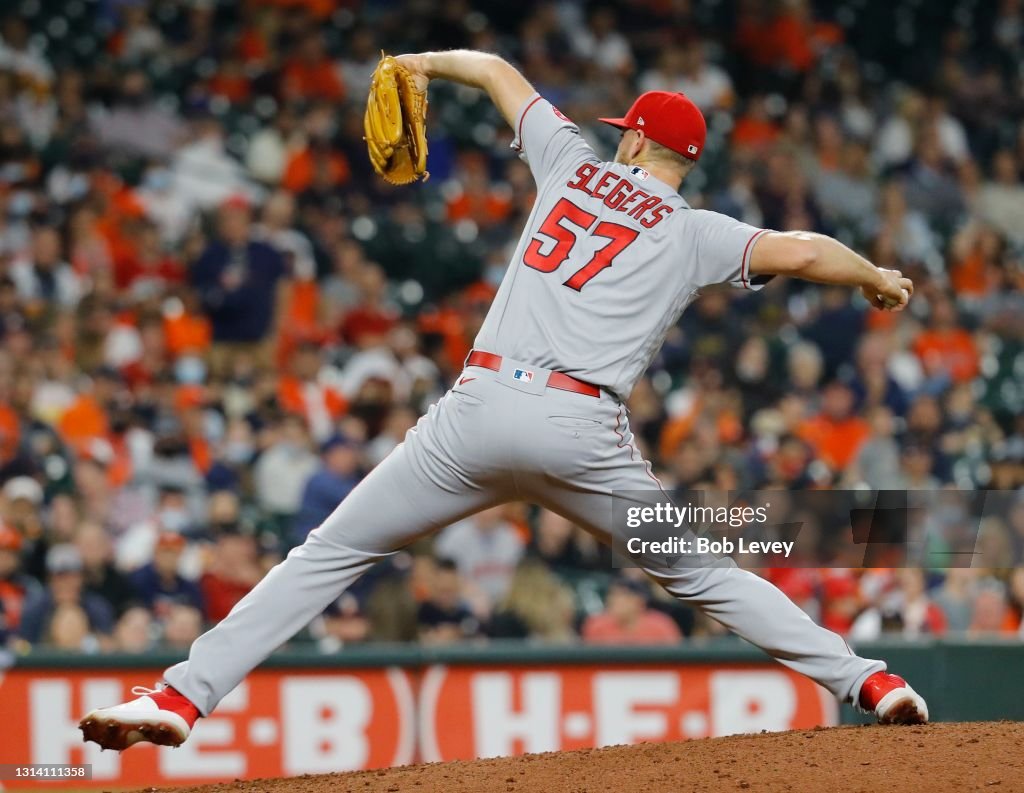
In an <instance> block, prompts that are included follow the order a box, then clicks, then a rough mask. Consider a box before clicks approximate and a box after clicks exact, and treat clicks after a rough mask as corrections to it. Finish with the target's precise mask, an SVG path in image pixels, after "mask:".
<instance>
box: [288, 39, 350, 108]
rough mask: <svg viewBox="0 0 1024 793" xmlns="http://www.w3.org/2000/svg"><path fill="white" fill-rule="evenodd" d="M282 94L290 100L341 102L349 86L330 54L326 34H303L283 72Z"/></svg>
mask: <svg viewBox="0 0 1024 793" xmlns="http://www.w3.org/2000/svg"><path fill="white" fill-rule="evenodd" d="M281 88H282V93H283V94H284V95H285V97H287V98H288V99H307V100H308V99H324V100H327V101H328V102H340V101H341V100H342V99H344V98H345V86H344V85H343V84H342V82H341V77H340V75H339V74H338V69H337V68H336V67H335V65H334V63H333V62H332V61H331V59H330V58H328V57H327V53H326V49H325V46H324V39H323V36H322V35H321V33H320V32H319V31H311V32H309V33H307V34H306V35H305V36H303V38H302V40H301V41H300V42H299V44H298V46H297V47H296V50H295V55H294V57H293V58H292V59H291V60H289V61H288V62H287V63H286V64H285V67H284V71H283V72H282V74H281Z"/></svg>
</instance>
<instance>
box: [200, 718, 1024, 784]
mask: <svg viewBox="0 0 1024 793" xmlns="http://www.w3.org/2000/svg"><path fill="white" fill-rule="evenodd" d="M1022 744H1024V722H981V723H973V724H931V725H928V726H925V727H878V726H870V727H867V726H865V727H837V728H832V729H816V730H808V731H803V732H783V733H763V734H761V735H738V736H733V737H730V738H713V739H705V740H695V741H686V742H683V743H661V744H641V745H638V746H613V747H610V748H607V749H589V750H584V751H580V752H552V753H549V754H534V755H526V756H524V757H506V758H500V759H495V760H476V761H472V762H455V763H433V764H430V765H418V766H406V767H403V768H389V769H384V770H381V771H360V772H357V773H351V774H329V775H326V776H305V777H297V778H294V779H273V780H259V781H254V782H236V783H234V784H221V785H209V786H206V787H196V788H189V791H190V793H228V791H242V792H244V793H385V791H386V792H387V793H634V792H635V793H691V792H692V793H718V792H719V791H730V792H731V791H750V792H751V793H781V792H782V791H785V793H875V791H886V790H900V791H908V790H909V791H915V790H916V791H922V793H923V792H924V791H927V793H945V792H946V791H956V792H957V793H960V791H966V790H990V791H995V792H998V793H1011V791H1013V792H1014V793H1017V792H1018V791H1024V755H1022V754H1021V752H1020V747H1021V745H1022Z"/></svg>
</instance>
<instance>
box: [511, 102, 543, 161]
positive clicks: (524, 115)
mask: <svg viewBox="0 0 1024 793" xmlns="http://www.w3.org/2000/svg"><path fill="white" fill-rule="evenodd" d="M540 100H541V97H540V96H536V97H534V99H533V101H532V102H530V104H528V105H527V106H526V110H524V111H523V115H521V116H520V117H519V134H518V135H517V136H516V140H518V141H519V145H518V146H517V147H516V151H522V150H523V119H525V118H526V114H527V113H529V112H530V108H531V107H533V106H534V105H535V104H537V103H538V102H539V101H540Z"/></svg>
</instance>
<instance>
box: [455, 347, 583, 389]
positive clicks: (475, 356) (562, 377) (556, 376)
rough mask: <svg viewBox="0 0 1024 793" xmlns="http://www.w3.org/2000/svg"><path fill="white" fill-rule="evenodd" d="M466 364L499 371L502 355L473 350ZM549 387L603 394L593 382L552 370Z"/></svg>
mask: <svg viewBox="0 0 1024 793" xmlns="http://www.w3.org/2000/svg"><path fill="white" fill-rule="evenodd" d="M466 366H479V367H481V368H483V369H490V370H491V371H492V372H498V371H501V356H500V355H495V354H494V353H493V352H484V351H483V350H471V351H470V353H469V357H468V358H466ZM548 388H557V389H558V390H559V391H572V392H574V393H576V394H583V395H584V396H589V397H600V396H601V389H600V388H598V387H597V386H596V385H594V384H593V383H584V382H583V381H582V380H577V379H576V378H575V377H570V376H569V375H567V374H563V373H562V372H552V373H551V374H550V375H549V376H548Z"/></svg>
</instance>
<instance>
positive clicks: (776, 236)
mask: <svg viewBox="0 0 1024 793" xmlns="http://www.w3.org/2000/svg"><path fill="white" fill-rule="evenodd" d="M749 272H750V274H751V275H752V276H753V277H755V278H756V277H757V276H772V275H788V276H792V277H795V278H802V279H804V280H805V281H814V282H815V283H819V284H833V285H836V286H849V287H856V288H858V289H860V290H861V292H862V293H863V295H864V297H865V298H867V300H868V302H870V303H871V305H873V306H874V307H875V308H881V309H889V310H892V311H901V310H902V309H903V308H904V307H905V306H906V305H907V302H908V301H909V300H910V296H911V295H912V294H913V293H914V283H913V281H911V280H910V279H909V278H904V277H903V274H902V273H901V272H900V271H899V270H886V269H883V268H881V267H876V266H875V265H873V264H872V263H871V262H869V261H868V260H867V259H865V258H864V257H863V256H861V255H859V254H858V253H856V252H855V251H852V250H850V249H849V248H847V247H846V246H845V245H843V244H842V243H841V242H839V241H838V240H834V239H832V238H831V237H826V236H825V235H824V234H816V233H814V232H810V231H786V232H780V231H769V232H766V233H764V234H762V235H760V237H759V238H758V240H757V244H756V245H755V246H754V249H753V250H752V251H751V253H750V262H749Z"/></svg>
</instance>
